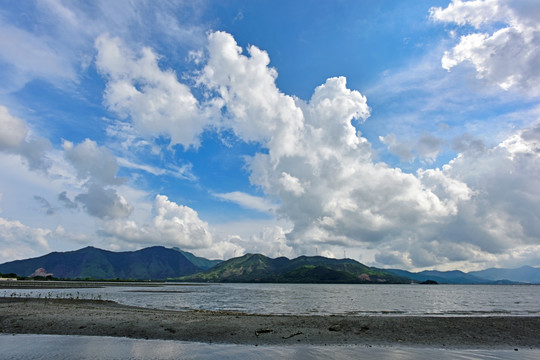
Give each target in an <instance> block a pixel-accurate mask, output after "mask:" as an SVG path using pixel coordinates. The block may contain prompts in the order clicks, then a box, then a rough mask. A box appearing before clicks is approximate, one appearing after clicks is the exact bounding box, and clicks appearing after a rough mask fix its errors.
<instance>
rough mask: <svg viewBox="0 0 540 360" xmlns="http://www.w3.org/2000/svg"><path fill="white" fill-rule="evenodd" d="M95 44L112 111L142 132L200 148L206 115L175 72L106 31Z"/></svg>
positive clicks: (108, 105) (107, 100)
mask: <svg viewBox="0 0 540 360" xmlns="http://www.w3.org/2000/svg"><path fill="white" fill-rule="evenodd" d="M95 46H96V49H97V51H98V54H97V58H96V65H97V67H98V69H99V71H100V72H101V73H102V74H103V75H104V76H105V77H106V78H107V88H106V90H105V93H104V102H105V104H106V105H107V107H108V108H109V109H110V110H111V111H114V112H115V113H117V114H118V115H119V116H120V117H123V118H129V119H131V120H132V121H133V123H134V125H135V128H136V129H137V130H138V131H139V132H140V133H141V134H143V135H150V136H160V135H167V136H169V137H170V139H171V143H172V145H175V144H181V145H183V146H184V148H188V147H190V146H194V147H198V145H199V135H200V134H201V133H202V131H203V129H204V128H205V126H207V124H208V120H207V115H205V110H204V109H202V108H201V106H200V105H199V103H198V101H197V99H196V98H195V97H194V96H193V94H192V93H191V90H190V88H189V87H188V86H186V85H185V84H182V83H181V82H179V81H178V79H177V76H176V74H175V72H174V71H172V70H161V69H160V67H159V65H158V59H159V57H158V56H157V55H156V54H155V53H154V52H153V51H152V50H151V49H150V48H143V49H142V50H141V51H140V52H139V53H134V52H133V51H131V49H129V48H128V47H127V46H125V45H124V44H123V42H122V41H121V40H120V39H119V38H113V37H110V36H109V35H107V34H103V35H101V36H99V37H98V38H97V39H96V42H95Z"/></svg>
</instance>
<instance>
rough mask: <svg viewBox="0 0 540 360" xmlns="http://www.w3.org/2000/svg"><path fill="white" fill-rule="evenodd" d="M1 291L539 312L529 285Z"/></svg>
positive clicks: (280, 307)
mask: <svg viewBox="0 0 540 360" xmlns="http://www.w3.org/2000/svg"><path fill="white" fill-rule="evenodd" d="M0 296H31V297H67V298H69V297H74V298H76V297H78V298H84V299H98V298H99V299H103V300H113V301H116V302H119V303H121V304H126V305H135V306H140V307H149V308H157V309H174V310H192V309H196V310H227V311H239V312H246V313H257V314H300V315H332V314H335V315H381V314H382V315H438V316H467V315H480V316H483V315H486V316H487V315H522V316H527V315H530V316H532V315H540V286H534V285H435V286H426V285H321V284H163V285H159V286H151V287H148V286H140V287H137V286H120V287H117V286H111V287H105V288H99V289H55V290H50V289H47V290H0Z"/></svg>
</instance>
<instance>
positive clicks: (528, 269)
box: [387, 266, 540, 284]
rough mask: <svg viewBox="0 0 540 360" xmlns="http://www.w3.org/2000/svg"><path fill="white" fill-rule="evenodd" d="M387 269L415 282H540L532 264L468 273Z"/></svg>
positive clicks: (538, 274) (537, 271) (539, 269)
mask: <svg viewBox="0 0 540 360" xmlns="http://www.w3.org/2000/svg"><path fill="white" fill-rule="evenodd" d="M387 270H388V271H390V272H392V273H394V274H396V275H399V276H403V277H406V278H409V279H411V280H413V281H415V282H423V281H427V280H434V281H436V282H438V283H439V284H512V283H516V284H540V268H535V267H532V266H522V267H520V268H517V269H502V268H490V269H486V270H481V271H471V272H468V273H465V272H463V271H459V270H452V271H437V270H424V271H421V272H417V273H414V272H410V271H406V270H400V269H387Z"/></svg>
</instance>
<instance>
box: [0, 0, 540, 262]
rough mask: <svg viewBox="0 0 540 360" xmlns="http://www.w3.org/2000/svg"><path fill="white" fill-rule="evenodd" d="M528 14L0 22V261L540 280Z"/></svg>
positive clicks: (534, 26)
mask: <svg viewBox="0 0 540 360" xmlns="http://www.w3.org/2000/svg"><path fill="white" fill-rule="evenodd" d="M538 16H540V6H539V5H538V4H537V2H535V1H528V0H516V1H511V0H483V1H480V0H470V1H459V0H452V1H450V0H444V1H361V2H360V1H332V2H322V1H225V2H224V1H160V2H150V1H149V2H145V1H138V2H129V1H114V2H110V1H94V2H72V1H61V0H47V1H24V2H13V1H0V33H1V34H2V36H1V37H0V38H1V40H0V79H2V81H1V82H0V125H1V128H2V134H0V168H1V170H0V171H1V174H2V176H1V177H0V244H1V245H2V246H1V249H0V262H4V261H10V260H14V259H21V258H27V257H32V256H39V255H42V254H45V253H48V252H50V251H66V250H73V249H78V248H81V247H84V246H88V245H92V246H96V247H100V248H105V249H110V250H116V251H121V250H134V249H139V248H142V247H146V246H152V245H164V246H169V247H171V246H178V247H180V248H182V249H184V250H187V251H191V252H193V253H195V254H197V255H200V256H205V257H208V258H221V259H227V258H230V257H233V256H239V255H242V254H245V253H248V252H259V253H263V254H265V255H268V256H272V257H275V256H288V257H295V256H299V255H304V254H305V255H315V254H322V255H325V256H330V257H343V255H345V254H346V256H347V257H351V258H354V259H356V260H359V261H361V262H363V263H366V264H368V265H373V266H379V267H399V268H406V269H416V270H419V269H427V268H436V269H442V270H444V269H453V268H457V269H462V270H476V269H483V268H487V267H491V266H504V267H517V266H521V265H525V264H527V265H540V227H539V226H538V224H539V223H540V207H539V205H540V202H539V201H540V197H539V192H538V190H537V189H539V188H540V180H539V179H540V176H539V175H540V159H539V153H540V124H539V118H540V116H539V114H540V106H539V105H540V104H539V96H540V85H539V84H540V81H539V80H540V23H539V22H538V21H537V19H538Z"/></svg>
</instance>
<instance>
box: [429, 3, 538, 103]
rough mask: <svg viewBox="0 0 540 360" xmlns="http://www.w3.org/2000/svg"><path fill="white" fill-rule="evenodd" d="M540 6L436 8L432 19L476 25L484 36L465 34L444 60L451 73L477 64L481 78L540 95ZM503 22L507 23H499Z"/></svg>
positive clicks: (488, 4) (480, 4)
mask: <svg viewBox="0 0 540 360" xmlns="http://www.w3.org/2000/svg"><path fill="white" fill-rule="evenodd" d="M539 16H540V6H538V3H537V2H535V1H528V0H472V1H462V0H453V1H452V3H451V4H450V5H449V6H448V7H447V8H445V9H443V8H432V9H431V18H432V19H433V20H435V21H440V22H445V23H456V24H457V25H472V26H473V27H474V28H475V29H476V30H477V31H478V32H475V33H471V34H467V35H463V36H461V38H460V39H459V43H458V44H457V45H456V46H455V47H454V48H453V49H452V50H450V51H446V52H445V54H444V56H443V58H442V66H443V68H445V69H447V70H450V69H452V68H453V67H455V66H457V65H459V64H461V63H464V62H469V63H471V64H472V65H473V66H474V67H475V69H476V72H477V76H478V77H479V78H483V79H486V80H488V81H490V82H493V83H495V84H497V85H498V86H500V87H501V88H502V89H505V90H507V89H510V88H511V87H517V88H521V89H523V90H525V91H527V92H531V93H534V94H537V93H538V92H539V86H538V84H539V83H540V23H539V22H538V17H539ZM499 24H502V25H499Z"/></svg>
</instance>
